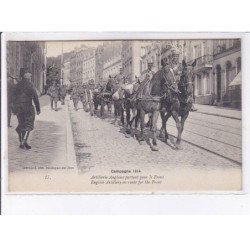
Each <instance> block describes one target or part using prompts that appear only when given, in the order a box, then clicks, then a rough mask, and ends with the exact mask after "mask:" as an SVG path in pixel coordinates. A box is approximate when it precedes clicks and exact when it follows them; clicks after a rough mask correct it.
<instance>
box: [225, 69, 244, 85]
mask: <svg viewBox="0 0 250 250" xmlns="http://www.w3.org/2000/svg"><path fill="white" fill-rule="evenodd" d="M236 85H241V71H240V72H239V73H238V74H237V75H236V76H235V78H234V79H233V80H232V81H231V82H230V84H229V85H228V86H229V87H232V86H236Z"/></svg>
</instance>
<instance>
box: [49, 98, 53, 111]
mask: <svg viewBox="0 0 250 250" xmlns="http://www.w3.org/2000/svg"><path fill="white" fill-rule="evenodd" d="M50 108H51V110H53V99H52V98H51V99H50Z"/></svg>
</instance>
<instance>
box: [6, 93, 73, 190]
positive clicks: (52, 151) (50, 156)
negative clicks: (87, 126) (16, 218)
mask: <svg viewBox="0 0 250 250" xmlns="http://www.w3.org/2000/svg"><path fill="white" fill-rule="evenodd" d="M39 100H40V105H41V114H40V115H39V116H38V115H36V120H35V129H34V130H33V131H32V132H31V134H30V138H29V141H28V143H29V144H30V145H31V146H32V148H31V149H30V150H26V149H20V148H19V141H18V135H17V133H16V131H15V128H16V126H17V119H16V116H12V117H11V126H12V127H11V128H8V155H9V157H8V161H9V162H8V170H9V174H10V178H9V187H10V185H11V183H10V182H11V181H12V180H13V181H14V179H15V181H16V178H17V177H18V179H19V181H20V180H21V179H20V175H21V176H22V177H23V178H24V179H23V182H24V183H21V184H20V183H19V190H20V189H21V190H22V189H24V186H25V185H26V184H28V185H27V186H28V187H29V186H30V185H31V186H33V185H36V181H35V179H36V177H35V176H34V174H36V175H37V177H38V176H40V178H41V176H43V177H44V176H45V175H47V174H51V176H52V175H53V174H55V172H57V173H61V174H62V173H65V171H68V167H71V169H70V171H71V172H72V170H73V172H76V171H77V166H76V159H75V151H74V143H73V137H72V129H71V124H70V120H69V114H68V107H67V104H65V105H60V103H58V104H59V105H58V107H59V108H58V111H57V112H56V111H54V110H53V111H52V110H51V109H50V101H49V97H48V96H42V97H40V99H39ZM28 176H30V178H28ZM32 176H33V178H34V180H33V179H32V178H31V177H32ZM15 177H16V178H15ZM43 181H44V178H43ZM27 182H28V183H27ZM13 184H14V182H13ZM37 184H38V183H37ZM20 186H21V188H20ZM22 187H23V188H22ZM11 189H12V190H15V189H16V188H15V186H12V187H11Z"/></svg>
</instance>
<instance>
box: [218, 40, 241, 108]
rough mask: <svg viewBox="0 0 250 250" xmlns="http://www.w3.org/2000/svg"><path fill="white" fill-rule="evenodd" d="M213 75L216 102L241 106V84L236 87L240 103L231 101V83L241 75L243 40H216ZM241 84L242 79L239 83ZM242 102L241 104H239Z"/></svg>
mask: <svg viewBox="0 0 250 250" xmlns="http://www.w3.org/2000/svg"><path fill="white" fill-rule="evenodd" d="M213 58H214V61H213V75H214V83H215V94H216V101H217V103H219V104H223V105H233V106H238V107H239V106H240V105H241V101H240V99H241V84H239V85H238V86H236V90H237V91H238V92H239V93H238V95H239V96H238V101H237V102H238V103H234V100H232V99H231V96H230V95H231V93H230V83H231V82H232V81H233V80H234V79H235V77H236V76H237V75H238V74H240V75H241V40H240V39H226V40H214V46H213ZM239 82H240V83H241V79H240V81H239ZM239 102H240V103H239Z"/></svg>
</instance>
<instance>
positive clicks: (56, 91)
mask: <svg viewBox="0 0 250 250" xmlns="http://www.w3.org/2000/svg"><path fill="white" fill-rule="evenodd" d="M48 95H49V96H50V105H51V110H52V109H53V102H54V103H55V111H57V102H58V101H59V98H60V87H59V86H58V85H56V84H53V85H52V86H50V87H49V89H48Z"/></svg>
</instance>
